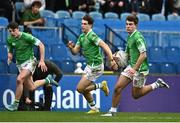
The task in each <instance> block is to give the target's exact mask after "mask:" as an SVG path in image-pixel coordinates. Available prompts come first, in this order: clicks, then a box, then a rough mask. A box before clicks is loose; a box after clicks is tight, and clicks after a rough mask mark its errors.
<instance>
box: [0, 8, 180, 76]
mask: <svg viewBox="0 0 180 123" xmlns="http://www.w3.org/2000/svg"><path fill="white" fill-rule="evenodd" d="M44 11H46V10H44ZM47 11H48V12H47ZM47 11H46V12H42V11H41V14H42V16H43V17H45V19H46V21H47V24H46V25H45V27H31V29H32V32H33V35H34V36H35V37H37V38H39V39H40V40H42V41H43V42H44V44H45V47H46V51H45V52H46V53H45V54H46V56H45V57H46V58H47V59H52V60H54V61H57V62H58V63H59V65H61V64H62V63H61V62H62V61H63V60H67V59H68V60H70V61H71V60H72V61H73V62H71V63H74V64H75V62H78V61H80V62H82V63H84V62H85V60H84V59H82V58H81V56H76V57H75V56H72V54H71V55H70V53H69V51H68V50H67V49H66V47H65V44H66V43H67V40H72V41H74V42H76V40H77V36H78V35H79V34H80V33H81V28H80V26H81V20H80V19H81V18H82V17H83V16H84V15H85V14H87V13H85V12H82V11H75V12H73V13H74V14H73V13H72V17H71V16H70V13H69V12H67V11H62V10H61V12H60V11H57V12H56V13H54V12H50V13H51V14H49V10H47ZM63 12H64V13H66V14H63ZM58 13H59V15H58ZM89 15H90V16H92V17H93V18H94V26H93V30H94V31H95V32H96V33H97V34H98V35H99V36H100V37H101V38H102V39H103V40H104V41H107V40H108V41H110V42H111V43H113V44H114V45H115V46H116V47H118V48H120V49H121V48H122V47H123V45H124V43H123V41H122V39H124V40H126V38H127V35H128V34H127V33H126V31H125V18H126V17H127V16H128V15H130V13H122V14H121V15H120V19H119V18H108V19H107V18H106V17H104V18H103V16H102V14H101V13H99V12H97V11H96V12H95V11H93V12H90V13H89ZM141 15H142V16H143V15H144V14H138V17H139V18H140V22H139V25H138V29H139V30H140V31H141V32H142V34H143V36H144V37H145V40H146V42H147V47H148V56H149V61H150V71H151V73H162V70H161V68H162V66H163V65H162V64H165V63H166V62H167V61H168V62H169V63H168V67H167V66H166V65H164V66H163V67H165V68H166V69H171V68H173V67H169V66H172V65H171V63H174V62H175V63H176V64H173V65H174V66H177V67H175V68H176V70H175V71H177V73H180V72H178V70H177V69H178V63H179V50H180V28H179V27H180V21H170V19H169V20H168V21H166V20H165V17H164V16H161V14H153V15H152V20H151V21H149V20H150V18H149V17H145V18H144V17H142V16H141ZM0 18H1V17H0ZM7 24H8V22H6V24H4V25H3V24H2V25H1V19H0V25H1V26H2V27H0V45H1V46H0V50H1V51H0V52H1V53H2V54H5V55H0V61H1V62H3V63H1V64H4V60H5V58H4V57H2V56H6V55H7V49H6V45H5V43H6V37H7V35H8V33H7V30H6V28H5V26H7ZM64 25H65V26H64ZM105 25H107V26H108V27H110V28H111V29H112V30H113V31H114V32H115V33H117V34H118V35H119V36H120V37H121V38H122V39H121V38H119V36H117V35H115V34H114V32H113V31H109V32H108V31H107V27H106V26H105ZM22 30H23V29H22ZM76 35H77V36H76ZM62 37H65V38H62ZM107 38H108V39H107ZM64 39H65V40H64ZM62 47H63V48H62ZM2 50H3V51H2ZM64 51H66V52H64ZM174 57H175V58H176V59H174ZM71 63H70V64H71ZM67 64H68V63H67ZM169 64H170V65H169ZM158 65H159V68H158V69H157V70H156V69H155V68H157V66H158ZM161 65H162V66H161ZM5 66H6V64H5ZM6 67H7V66H6ZM8 71H9V70H8ZM170 71H171V70H170ZM179 71H180V70H179ZM169 73H175V72H174V70H173V72H172V71H171V72H169Z"/></svg>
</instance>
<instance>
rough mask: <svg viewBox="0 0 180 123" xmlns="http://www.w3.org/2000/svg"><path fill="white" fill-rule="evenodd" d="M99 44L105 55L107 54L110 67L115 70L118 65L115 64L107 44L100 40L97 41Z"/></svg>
mask: <svg viewBox="0 0 180 123" xmlns="http://www.w3.org/2000/svg"><path fill="white" fill-rule="evenodd" d="M99 46H100V47H101V48H102V49H103V50H104V51H105V53H106V55H107V56H108V59H109V60H110V62H111V68H113V69H114V70H117V69H118V65H117V64H116V62H115V60H114V59H113V54H112V52H111V49H110V48H109V46H108V45H107V44H106V43H105V42H104V41H102V40H100V41H99Z"/></svg>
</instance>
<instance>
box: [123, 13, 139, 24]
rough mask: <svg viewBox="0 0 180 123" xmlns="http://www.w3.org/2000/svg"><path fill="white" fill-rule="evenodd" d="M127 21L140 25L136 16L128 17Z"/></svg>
mask: <svg viewBox="0 0 180 123" xmlns="http://www.w3.org/2000/svg"><path fill="white" fill-rule="evenodd" d="M126 21H133V22H134V24H135V25H137V24H138V21H139V19H138V17H137V16H136V15H128V16H127V18H126Z"/></svg>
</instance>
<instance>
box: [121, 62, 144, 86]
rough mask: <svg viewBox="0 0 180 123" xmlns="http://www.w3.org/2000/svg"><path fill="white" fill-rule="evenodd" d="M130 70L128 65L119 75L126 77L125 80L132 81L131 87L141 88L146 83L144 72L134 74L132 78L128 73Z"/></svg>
mask: <svg viewBox="0 0 180 123" xmlns="http://www.w3.org/2000/svg"><path fill="white" fill-rule="evenodd" d="M130 68H131V66H130V65H128V66H127V67H126V68H125V69H124V71H123V72H122V73H121V75H124V76H126V77H127V78H129V79H131V80H132V81H133V87H138V88H142V87H143V86H144V85H145V83H146V79H147V76H146V75H144V72H142V73H140V72H136V73H135V74H134V76H132V75H130V74H129V73H128V70H129V69H130Z"/></svg>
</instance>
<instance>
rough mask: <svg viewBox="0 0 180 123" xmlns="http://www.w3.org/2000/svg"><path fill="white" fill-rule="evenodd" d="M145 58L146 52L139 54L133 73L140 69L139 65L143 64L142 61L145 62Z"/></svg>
mask: <svg viewBox="0 0 180 123" xmlns="http://www.w3.org/2000/svg"><path fill="white" fill-rule="evenodd" d="M146 58H147V54H146V51H144V52H142V53H140V55H139V58H138V60H137V62H136V64H135V65H134V66H133V69H134V70H135V71H138V70H139V68H140V66H141V64H142V63H143V62H144V60H145V59H146Z"/></svg>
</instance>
